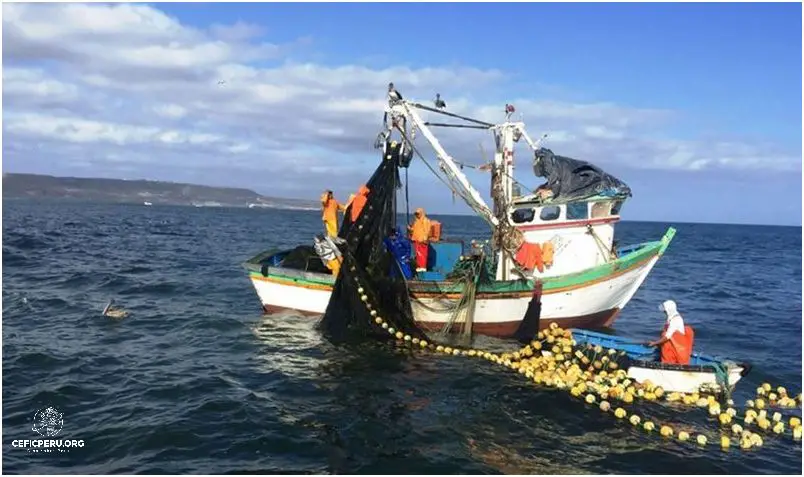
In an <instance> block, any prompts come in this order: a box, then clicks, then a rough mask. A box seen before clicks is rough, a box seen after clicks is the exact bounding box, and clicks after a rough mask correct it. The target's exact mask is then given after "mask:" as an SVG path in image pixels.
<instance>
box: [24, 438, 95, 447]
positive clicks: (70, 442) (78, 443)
mask: <svg viewBox="0 0 804 477" xmlns="http://www.w3.org/2000/svg"><path fill="white" fill-rule="evenodd" d="M11 446H12V447H36V448H42V449H48V448H52V447H56V448H58V447H84V440H83V439H15V440H13V441H11Z"/></svg>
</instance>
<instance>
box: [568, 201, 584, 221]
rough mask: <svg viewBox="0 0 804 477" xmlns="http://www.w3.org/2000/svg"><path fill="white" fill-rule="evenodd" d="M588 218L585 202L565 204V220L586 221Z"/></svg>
mask: <svg viewBox="0 0 804 477" xmlns="http://www.w3.org/2000/svg"><path fill="white" fill-rule="evenodd" d="M588 218H589V205H588V204H587V203H586V202H571V203H569V204H567V220H586V219H588Z"/></svg>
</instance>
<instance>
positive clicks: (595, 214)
mask: <svg viewBox="0 0 804 477" xmlns="http://www.w3.org/2000/svg"><path fill="white" fill-rule="evenodd" d="M610 208H611V202H595V203H594V204H593V205H592V218H593V219H596V218H599V217H608V215H609V210H611V209H610Z"/></svg>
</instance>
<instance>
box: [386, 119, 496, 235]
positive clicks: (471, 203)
mask: <svg viewBox="0 0 804 477" xmlns="http://www.w3.org/2000/svg"><path fill="white" fill-rule="evenodd" d="M396 129H397V131H399V134H401V135H402V139H404V140H405V142H406V143H407V144H408V145H409V146H410V148H411V150H412V151H413V152H414V153H416V155H417V156H419V159H421V160H422V162H424V165H426V166H427V168H428V169H430V171H431V172H432V173H433V174H434V175H435V176H436V177H437V178H438V179H439V180H440V181H441V182H442V183H443V184H444V185H446V186H447V188H448V189H449V190H451V191H452V193H453V194H457V195H459V196H460V197H461V198H462V199H463V200H464V201H466V203H467V204H469V206H470V207H472V209H473V210H475V212H478V214H479V215H480V216H481V217H483V218H484V219H485V215H484V214H483V213H481V211H480V210H478V208H479V207H478V206H477V205H476V204H475V201H474V199H472V198H471V197H469V196H467V195H466V193H465V192H464V191H463V190H458V189H457V188H456V187H454V186H453V185H452V184H451V183H450V182H448V181H447V180H445V179H444V178H443V177H441V175H440V174H439V173H438V172H437V171H436V170H435V169H434V168H433V167H432V166H431V165H430V163H429V162H428V161H427V159H425V158H424V156H423V155H422V153H421V152H419V150H418V148H416V146H415V145H414V144H413V142H412V141H411V140H410V139H409V138H408V135H407V134H405V132H404V131H402V130H401V129H400V128H399V127H397V128H396ZM444 173H445V174H446V175H448V176H449V174H448V173H447V172H446V171H444ZM489 225H492V226H493V224H491V223H489Z"/></svg>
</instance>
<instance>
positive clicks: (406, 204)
mask: <svg viewBox="0 0 804 477" xmlns="http://www.w3.org/2000/svg"><path fill="white" fill-rule="evenodd" d="M408 184H409V182H408V168H407V167H406V168H405V213H406V215H405V220H406V222H405V225H406V226H407V225H410V199H409V198H408Z"/></svg>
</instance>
